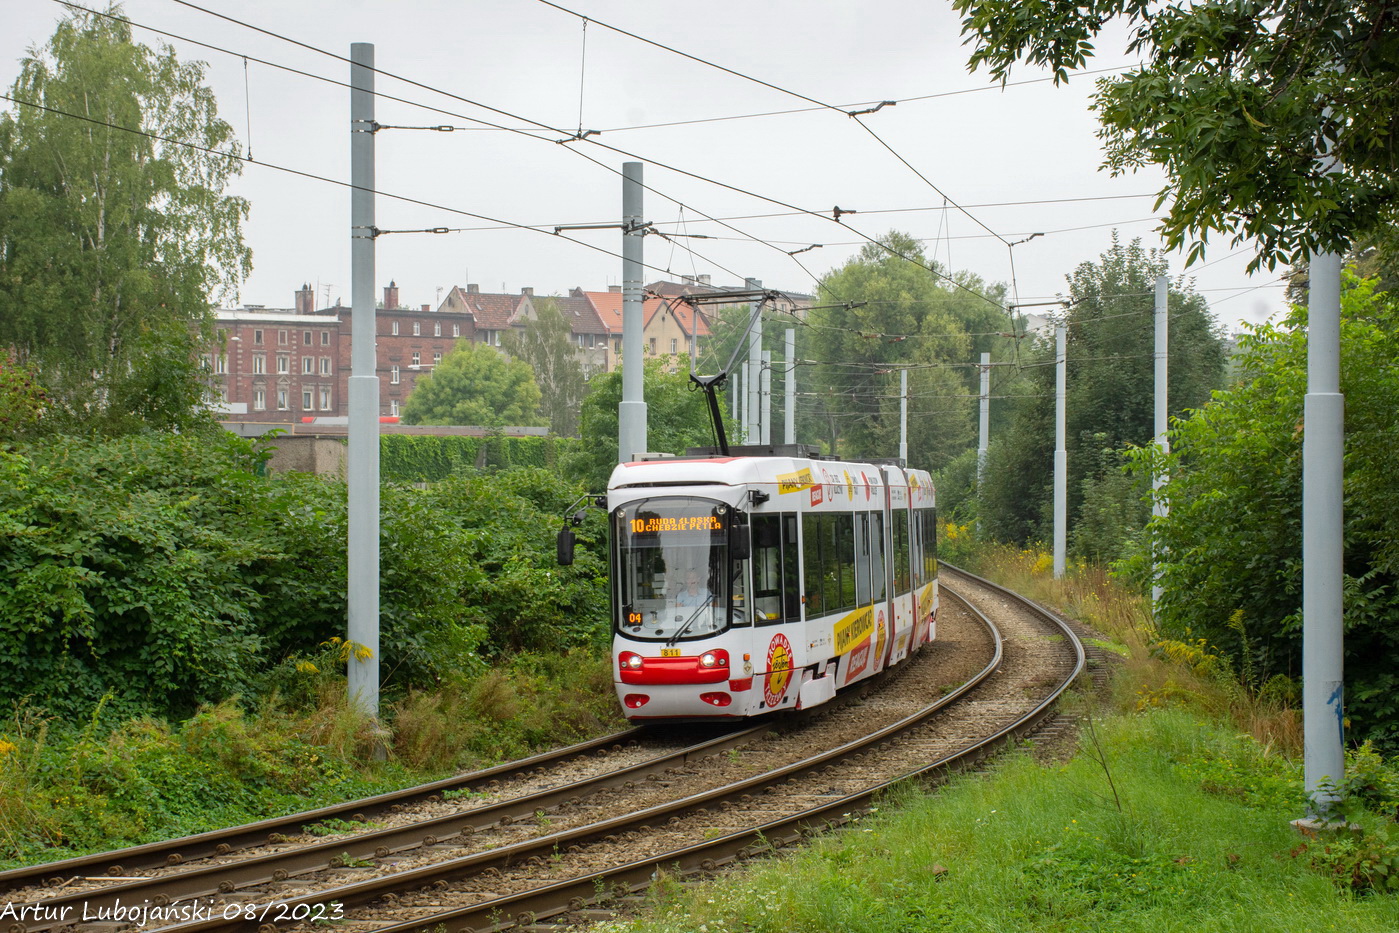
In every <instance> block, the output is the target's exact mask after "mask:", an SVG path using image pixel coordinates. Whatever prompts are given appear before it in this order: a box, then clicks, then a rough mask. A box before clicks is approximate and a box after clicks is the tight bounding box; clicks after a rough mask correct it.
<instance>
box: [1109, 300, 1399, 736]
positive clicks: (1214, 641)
mask: <svg viewBox="0 0 1399 933" xmlns="http://www.w3.org/2000/svg"><path fill="white" fill-rule="evenodd" d="M1341 315H1342V321H1341V390H1342V391H1343V392H1344V393H1345V397H1346V411H1345V422H1346V423H1345V461H1346V470H1345V482H1344V494H1345V500H1344V516H1345V530H1344V541H1345V552H1344V573H1345V584H1344V586H1345V593H1346V599H1345V631H1346V641H1345V672H1346V707H1347V714H1348V715H1349V717H1350V718H1351V721H1352V724H1353V727H1354V730H1355V732H1356V733H1357V734H1358V735H1359V737H1361V738H1365V737H1373V738H1376V739H1379V740H1382V741H1383V742H1384V743H1385V744H1386V745H1387V746H1388V747H1389V748H1390V749H1396V748H1399V630H1396V628H1395V625H1394V619H1395V617H1396V614H1399V510H1396V509H1395V508H1394V503H1395V501H1396V500H1399V471H1395V470H1394V469H1393V460H1394V450H1395V448H1396V447H1399V422H1396V420H1395V417H1394V413H1395V412H1396V411H1399V374H1396V370H1395V368H1394V345H1395V341H1396V340H1399V299H1396V297H1395V296H1394V295H1392V294H1386V293H1378V292H1376V291H1374V283H1373V282H1371V281H1365V280H1359V279H1356V278H1355V277H1353V276H1347V278H1346V281H1345V282H1344V283H1343V291H1342V298H1341ZM1306 323H1307V315H1306V310H1305V309H1302V308H1298V309H1296V310H1294V311H1293V313H1292V314H1291V315H1290V316H1289V317H1288V318H1287V319H1286V320H1285V321H1284V322H1282V323H1281V324H1278V325H1264V326H1261V327H1259V328H1256V329H1255V330H1254V331H1253V332H1251V333H1250V334H1248V335H1246V336H1245V337H1244V338H1243V339H1242V341H1241V348H1242V356H1241V367H1242V370H1243V374H1244V377H1245V378H1244V379H1242V380H1241V381H1240V382H1239V383H1237V384H1236V385H1235V386H1234V387H1232V388H1230V389H1229V390H1227V391H1223V392H1218V393H1216V394H1215V396H1214V399H1213V400H1212V401H1211V402H1210V403H1209V404H1207V405H1205V406H1204V407H1203V408H1201V409H1199V410H1197V411H1195V412H1193V413H1192V414H1191V415H1190V416H1189V417H1188V418H1185V419H1184V420H1181V421H1178V422H1176V424H1175V429H1174V430H1173V431H1172V433H1171V454H1170V456H1169V457H1168V458H1167V459H1166V461H1165V464H1164V466H1165V467H1166V468H1167V469H1168V470H1169V472H1170V476H1171V481H1170V483H1169V484H1167V486H1166V487H1165V495H1166V501H1167V503H1168V505H1169V507H1170V511H1169V514H1167V515H1166V516H1165V517H1163V518H1157V519H1153V520H1152V522H1151V524H1150V525H1149V526H1148V531H1149V536H1150V537H1149V540H1148V541H1147V542H1145V543H1144V544H1143V547H1142V548H1141V550H1140V552H1139V553H1138V554H1137V556H1136V558H1135V559H1134V561H1133V562H1132V565H1131V566H1132V568H1133V569H1135V570H1136V571H1137V572H1138V573H1139V574H1140V578H1141V579H1142V581H1143V583H1145V581H1146V579H1147V578H1148V573H1149V568H1150V561H1151V559H1152V557H1151V555H1152V554H1153V553H1156V554H1160V555H1162V558H1161V559H1162V563H1161V578H1160V580H1161V583H1162V585H1163V587H1164V589H1163V593H1162V598H1161V602H1160V604H1159V605H1158V607H1157V610H1156V616H1157V620H1158V624H1159V625H1160V627H1161V630H1162V631H1163V633H1165V634H1166V635H1168V636H1171V637H1175V638H1186V637H1198V638H1205V639H1208V640H1209V642H1210V644H1211V645H1214V646H1217V647H1218V648H1220V649H1222V650H1223V651H1225V652H1226V653H1227V654H1228V655H1229V656H1230V657H1231V658H1232V659H1233V660H1234V662H1235V665H1236V669H1238V670H1240V671H1244V672H1252V673H1253V675H1254V678H1255V679H1257V680H1263V679H1265V678H1267V677H1269V676H1271V675H1276V674H1285V675H1293V676H1295V675H1296V673H1297V672H1298V671H1300V669H1301V647H1302V614H1301V600H1302V544H1301V542H1302V431H1301V423H1302V409H1303V399H1304V397H1305V395H1306V392H1307V334H1306ZM1149 453H1150V452H1149V451H1143V452H1142V454H1141V455H1139V457H1138V461H1139V463H1140V467H1141V469H1142V470H1143V471H1144V472H1151V471H1154V470H1155V469H1157V468H1158V465H1159V463H1158V461H1157V460H1156V459H1155V458H1154V457H1152V456H1150V455H1149Z"/></svg>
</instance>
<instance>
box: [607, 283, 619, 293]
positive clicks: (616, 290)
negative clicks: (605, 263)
mask: <svg viewBox="0 0 1399 933" xmlns="http://www.w3.org/2000/svg"><path fill="white" fill-rule="evenodd" d="M607 290H608V291H609V292H611V293H612V294H614V295H620V294H621V293H622V286H620V285H609V286H607Z"/></svg>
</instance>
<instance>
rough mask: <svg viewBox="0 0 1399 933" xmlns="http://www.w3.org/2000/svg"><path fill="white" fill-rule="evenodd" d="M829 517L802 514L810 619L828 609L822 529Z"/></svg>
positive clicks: (807, 615)
mask: <svg viewBox="0 0 1399 933" xmlns="http://www.w3.org/2000/svg"><path fill="white" fill-rule="evenodd" d="M827 518H828V516H825V515H812V514H807V515H803V516H802V539H803V541H804V543H805V545H806V553H805V554H804V555H803V559H804V560H805V561H806V566H805V567H804V568H803V569H804V570H805V573H804V575H803V576H804V583H805V587H806V617H807V618H808V619H810V618H813V617H815V616H819V615H823V614H824V613H825V612H826V611H827V610H826V600H825V598H824V594H823V593H822V587H821V583H822V579H821V578H822V576H823V575H824V563H823V561H822V556H821V551H822V547H821V546H822V544H823V537H824V536H823V535H822V530H823V526H824V525H825V524H826V519H827Z"/></svg>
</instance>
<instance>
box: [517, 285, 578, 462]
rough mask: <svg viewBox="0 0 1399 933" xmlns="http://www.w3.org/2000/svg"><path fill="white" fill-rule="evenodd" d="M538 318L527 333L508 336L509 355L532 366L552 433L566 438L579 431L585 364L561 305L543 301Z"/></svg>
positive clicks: (538, 306)
mask: <svg viewBox="0 0 1399 933" xmlns="http://www.w3.org/2000/svg"><path fill="white" fill-rule="evenodd" d="M534 307H535V315H536V316H535V317H534V318H532V319H531V320H529V321H528V322H526V323H525V326H524V330H522V331H520V332H518V333H516V332H514V331H512V332H510V333H508V334H506V335H505V338H504V343H503V346H504V348H505V352H507V353H509V354H510V355H511V356H513V357H514V358H515V359H518V360H520V361H522V362H524V363H528V364H529V367H530V369H532V370H533V371H534V381H535V382H536V383H537V384H538V385H539V391H540V408H541V410H542V411H543V413H544V417H545V418H546V419H547V420H548V422H549V430H550V431H551V432H553V433H554V434H557V435H560V436H562V437H572V436H573V435H574V434H576V433H577V432H578V406H579V405H580V404H581V403H582V401H583V390H584V387H585V380H584V379H583V365H582V364H581V363H580V362H579V360H578V355H577V350H576V347H575V346H574V343H573V339H572V338H573V328H572V327H570V326H569V323H568V321H566V320H564V317H563V314H562V313H561V312H560V311H559V305H558V302H557V301H555V300H554V299H552V298H541V299H539V300H538V301H536V302H535V303H534Z"/></svg>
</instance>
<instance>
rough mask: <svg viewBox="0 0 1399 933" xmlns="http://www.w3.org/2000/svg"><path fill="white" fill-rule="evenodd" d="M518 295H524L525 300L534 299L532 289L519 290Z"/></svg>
mask: <svg viewBox="0 0 1399 933" xmlns="http://www.w3.org/2000/svg"><path fill="white" fill-rule="evenodd" d="M520 294H521V295H524V296H525V297H527V298H533V297H534V289H533V288H522V289H520Z"/></svg>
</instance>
